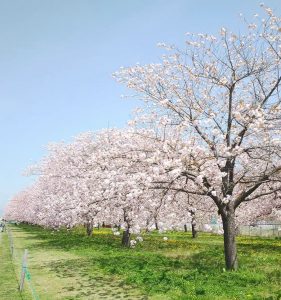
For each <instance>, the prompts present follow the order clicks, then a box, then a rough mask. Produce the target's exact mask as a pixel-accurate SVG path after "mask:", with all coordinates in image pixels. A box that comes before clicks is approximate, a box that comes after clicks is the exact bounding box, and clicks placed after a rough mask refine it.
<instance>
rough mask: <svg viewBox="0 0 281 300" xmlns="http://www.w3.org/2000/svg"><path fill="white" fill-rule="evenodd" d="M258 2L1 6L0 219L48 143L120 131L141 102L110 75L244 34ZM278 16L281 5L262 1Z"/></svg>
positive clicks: (19, 0)
mask: <svg viewBox="0 0 281 300" xmlns="http://www.w3.org/2000/svg"><path fill="white" fill-rule="evenodd" d="M259 2H260V1H255V0H248V1H245V0H236V1H226V0H212V1H209V0H204V1H203V0H173V1H172V0H119V1H118V0H99V1H97V0H75V1H74V0H59V1H58V0H56V1H53V0H48V1H43V0H3V1H1V2H0V37H1V38H0V107H1V108H0V138H1V147H0V166H1V169H0V215H1V210H2V209H3V207H4V205H5V203H6V202H7V201H8V200H9V198H10V197H12V196H13V194H15V193H16V192H18V191H20V190H21V189H23V188H24V187H25V186H26V185H28V184H30V183H31V182H32V180H33V179H32V178H26V177H23V176H22V172H23V170H24V169H25V168H26V167H27V166H28V165H29V164H31V163H33V162H36V161H37V160H39V159H40V158H41V157H42V156H43V155H44V152H45V150H44V147H45V145H47V144H48V143H49V142H52V141H61V140H69V139H71V138H72V137H73V136H75V135H76V134H78V133H80V132H83V131H88V130H99V129H101V128H106V127H108V126H110V127H113V126H114V127H123V126H125V125H126V122H127V120H128V119H129V118H130V112H131V110H132V108H133V107H135V106H137V102H136V100H131V101H130V100H122V99H121V98H120V95H121V94H124V93H125V92H126V91H124V88H123V87H122V86H120V85H118V84H117V83H116V82H115V81H114V80H113V79H112V76H111V74H112V73H113V72H114V71H116V70H118V68H119V67H120V66H129V65H133V64H135V63H137V62H139V63H151V62H157V61H158V60H159V58H160V56H161V53H162V50H161V49H159V48H157V47H156V44H157V43H158V42H167V43H175V44H182V43H183V42H184V38H185V36H184V33H185V32H197V33H199V32H203V33H205V32H208V33H216V32H217V31H218V30H219V28H220V27H222V26H225V27H227V28H231V29H233V30H238V29H239V17H238V15H239V13H240V12H242V13H244V14H245V15H253V14H254V13H255V12H259V11H260V9H259V6H258V4H259ZM265 4H266V5H269V6H270V7H272V8H273V9H275V11H278V12H279V15H280V14H281V3H280V1H278V0H275V1H273V0H272V1H265Z"/></svg>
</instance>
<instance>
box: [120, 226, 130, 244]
mask: <svg viewBox="0 0 281 300" xmlns="http://www.w3.org/2000/svg"><path fill="white" fill-rule="evenodd" d="M130 236H131V234H130V231H129V229H126V230H124V231H123V236H122V246H124V247H130Z"/></svg>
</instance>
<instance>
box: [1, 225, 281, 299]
mask: <svg viewBox="0 0 281 300" xmlns="http://www.w3.org/2000/svg"><path fill="white" fill-rule="evenodd" d="M12 230H13V235H14V240H15V244H16V247H19V248H21V249H24V248H28V249H29V253H30V257H29V269H30V272H31V274H32V281H33V283H34V286H35V288H36V290H37V293H38V294H39V296H40V299H44V300H45V299H50V300H51V299H52V300H53V299H153V300H155V299H159V300H160V299H161V300H164V299H256V300H258V299H267V300H273V299H281V240H280V239H279V240H276V239H266V238H249V237H238V251H239V263H240V269H239V271H238V272H225V271H224V257H223V241H222V237H221V236H216V235H211V234H204V235H200V236H199V237H198V239H192V238H191V236H190V234H188V233H169V234H165V236H168V238H169V239H168V241H166V242H165V241H163V236H164V235H160V234H157V233H153V234H149V235H144V242H142V243H140V244H138V245H137V247H136V248H134V249H123V248H122V247H121V246H120V236H119V237H118V236H113V235H112V233H111V231H110V230H108V229H100V230H95V232H94V236H93V237H92V238H88V237H86V236H85V235H84V232H82V231H81V230H80V229H76V230H75V231H73V232H67V231H59V232H55V233H53V232H52V231H50V230H43V229H41V228H39V227H34V226H27V225H21V226H19V227H13V228H12ZM279 297H280V298H279ZM0 299H1V298H0ZM15 299H17V298H15Z"/></svg>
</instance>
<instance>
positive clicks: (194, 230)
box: [191, 223, 198, 239]
mask: <svg viewBox="0 0 281 300" xmlns="http://www.w3.org/2000/svg"><path fill="white" fill-rule="evenodd" d="M191 230H192V237H193V238H194V239H195V238H197V236H198V233H197V230H196V224H192V223H191Z"/></svg>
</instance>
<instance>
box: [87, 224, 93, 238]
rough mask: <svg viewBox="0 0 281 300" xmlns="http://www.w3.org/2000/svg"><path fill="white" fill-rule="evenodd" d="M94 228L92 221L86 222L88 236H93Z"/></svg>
mask: <svg viewBox="0 0 281 300" xmlns="http://www.w3.org/2000/svg"><path fill="white" fill-rule="evenodd" d="M93 229H94V225H93V223H92V222H88V223H87V224H86V232H87V236H92V235H93Z"/></svg>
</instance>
